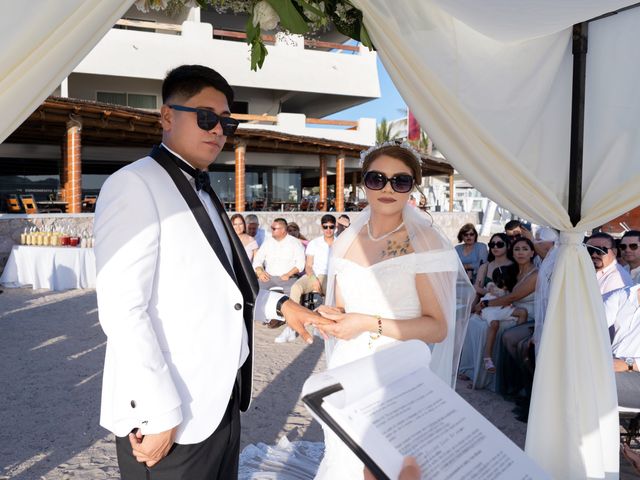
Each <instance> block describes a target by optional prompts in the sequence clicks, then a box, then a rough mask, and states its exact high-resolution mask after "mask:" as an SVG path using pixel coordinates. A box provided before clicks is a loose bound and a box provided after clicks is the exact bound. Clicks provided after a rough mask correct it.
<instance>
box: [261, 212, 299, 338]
mask: <svg viewBox="0 0 640 480" xmlns="http://www.w3.org/2000/svg"><path fill="white" fill-rule="evenodd" d="M253 268H254V269H255V271H256V275H257V276H258V280H259V281H260V288H261V289H265V290H269V289H273V288H274V287H279V288H281V289H282V290H283V291H284V293H285V294H287V295H288V294H289V290H290V288H291V285H293V283H294V282H295V281H296V279H297V274H298V273H300V272H301V271H302V269H303V268H304V247H303V246H302V244H301V243H300V241H299V240H298V239H297V238H295V237H292V236H291V235H288V234H287V221H286V220H285V219H284V218H276V219H275V220H274V221H273V223H272V224H271V237H267V238H266V239H265V241H264V243H263V244H262V246H261V247H260V248H259V249H258V251H257V252H256V254H255V256H254V258H253ZM269 324H270V326H271V327H272V328H275V327H278V326H280V325H283V324H284V322H282V321H278V320H271V322H269Z"/></svg>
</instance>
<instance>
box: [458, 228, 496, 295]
mask: <svg viewBox="0 0 640 480" xmlns="http://www.w3.org/2000/svg"><path fill="white" fill-rule="evenodd" d="M458 242H460V245H456V251H457V252H458V256H459V257H460V261H461V262H462V265H463V266H464V269H465V270H466V271H467V274H468V275H469V278H470V279H471V282H472V283H473V282H475V280H476V274H477V273H478V269H479V268H480V265H482V264H483V263H486V261H487V255H488V254H489V251H488V250H487V246H486V245H485V244H484V243H481V242H478V232H477V231H476V227H474V226H473V224H472V223H467V224H465V225H463V226H462V228H460V231H459V232H458Z"/></svg>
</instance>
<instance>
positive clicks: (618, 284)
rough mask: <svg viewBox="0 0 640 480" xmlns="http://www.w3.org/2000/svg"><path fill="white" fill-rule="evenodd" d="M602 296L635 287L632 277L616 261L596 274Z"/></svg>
mask: <svg viewBox="0 0 640 480" xmlns="http://www.w3.org/2000/svg"><path fill="white" fill-rule="evenodd" d="M596 278H597V279H598V286H599V287H600V294H601V295H605V294H607V293H609V292H613V291H614V290H618V289H619V288H624V287H628V286H631V285H633V281H632V280H631V276H630V275H629V272H627V271H626V270H625V269H624V268H623V267H622V266H621V265H620V264H619V263H618V262H617V261H616V260H614V261H613V263H612V264H611V265H609V266H608V267H605V268H603V269H602V270H600V271H599V272H596Z"/></svg>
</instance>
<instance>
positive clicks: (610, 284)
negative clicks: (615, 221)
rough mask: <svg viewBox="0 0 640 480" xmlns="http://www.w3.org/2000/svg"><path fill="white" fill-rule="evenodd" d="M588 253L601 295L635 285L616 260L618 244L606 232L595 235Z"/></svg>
mask: <svg viewBox="0 0 640 480" xmlns="http://www.w3.org/2000/svg"><path fill="white" fill-rule="evenodd" d="M586 243H587V252H589V256H590V257H591V261H592V262H593V266H594V267H595V269H596V278H597V279H598V286H599V287H600V294H602V295H605V294H607V293H609V292H613V291H614V290H618V289H619V288H624V287H628V286H630V285H633V281H632V280H631V276H630V275H629V273H628V272H627V271H626V270H625V269H624V267H622V266H621V265H620V264H619V263H618V262H617V260H616V242H615V240H614V239H613V237H612V236H611V235H609V234H608V233H604V232H598V233H594V234H593V235H591V236H590V237H589V239H588V240H587V242H586Z"/></svg>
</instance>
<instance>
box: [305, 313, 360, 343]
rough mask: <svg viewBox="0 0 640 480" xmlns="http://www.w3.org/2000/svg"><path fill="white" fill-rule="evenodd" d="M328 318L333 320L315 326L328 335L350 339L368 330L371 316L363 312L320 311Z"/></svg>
mask: <svg viewBox="0 0 640 480" xmlns="http://www.w3.org/2000/svg"><path fill="white" fill-rule="evenodd" d="M320 315H322V316H323V317H324V318H326V319H327V320H333V322H332V323H328V324H324V325H321V324H314V326H315V327H316V328H317V329H318V330H320V331H321V332H322V333H324V334H326V335H332V336H334V337H336V338H339V339H341V340H350V339H352V338H354V337H356V336H357V335H359V334H360V333H362V332H364V331H366V330H367V324H368V323H369V320H370V317H369V316H368V315H363V314H361V313H329V312H320Z"/></svg>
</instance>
